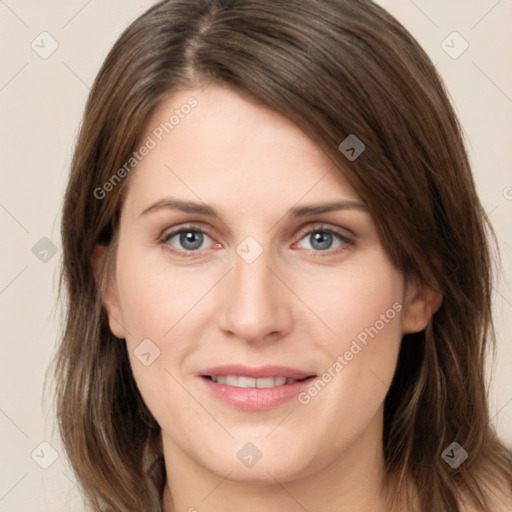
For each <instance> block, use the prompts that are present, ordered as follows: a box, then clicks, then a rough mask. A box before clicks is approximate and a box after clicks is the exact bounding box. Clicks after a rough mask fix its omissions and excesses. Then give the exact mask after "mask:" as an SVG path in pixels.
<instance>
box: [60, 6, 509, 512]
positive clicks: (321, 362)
mask: <svg viewBox="0 0 512 512" xmlns="http://www.w3.org/2000/svg"><path fill="white" fill-rule="evenodd" d="M62 238H63V249H64V269H63V283H64V284H65V286H66V289H67V292H68V296H69V297H68V300H69V309H68V312H67V323H66V329H65V332H64V336H63V339H62V343H61V347H60V351H59V355H58V365H57V379H58V418H59V422H60V429H61V433H62V437H63V441H64V444H65V446H66V449H67V452H68V455H69V458H70V460H71V463H72V465H73V467H74V470H75V472H76V474H77V477H78V479H79V481H80V483H81V485H82V487H83V489H84V491H85V493H86V495H87V497H88V499H89V500H90V502H91V504H92V505H93V506H94V507H96V508H97V507H99V506H100V505H101V506H102V507H103V509H104V510H116V511H149V510H151V511H153V510H163V511H164V512H174V511H178V510H189V511H192V510H199V511H212V512H213V511H227V510H245V511H251V510H265V511H267V512H268V511H273V510H277V509H278V508H279V510H287V511H288V510H289V511H292V510H309V511H313V510H337V511H338V510H347V511H348V510H361V511H366V510H368V511H369V510H372V511H380V510H382V511H388V510H404V511H405V510H408V511H436V512H437V511H441V510H442V511H445V510H446V511H448V510H449V511H469V510H479V511H480V510H481V511H485V512H491V511H495V510H508V508H507V507H510V506H512V505H511V501H510V494H511V491H512V477H511V468H512V454H511V452H510V450H509V449H508V448H507V447H505V445H504V444H503V443H502V442H501V441H500V440H499V439H497V438H496V435H495V432H494V429H493V427H492V425H491V424H490V418H489V414H488V406H487V401H486V389H485V383H484V356H485V352H486V348H487V346H488V344H489V342H492V339H493V338H492V320H491V302H490V301H491V275H490V270H491V269H490V267H491V263H490V256H489V250H488V244H487V235H486V225H485V220H484V215H483V209H482V207H481V205H480V203H479V200H478V198H477V196H476V193H475V187H474V183H473V180H472V176H471V171H470V168H469V164H468V159H467V156H466V153H465V149H464V145H463V142H462V138H461V134H460V130H459V125H458V123H457V120H456V117H455V115H454V112H453V109H452V107H451V105H450V103H449V101H448V100H447V97H446V93H445V91H444V89H443V86H442V83H441V81H440V79H439V78H438V76H437V74H436V72H435V69H434V67H433V65H432V64H431V62H430V61H429V59H428V58H427V56H426V55H425V53H424V52H423V51H422V50H421V48H420V47H419V46H418V44H417V43H416V42H415V41H414V39H413V38H412V37H411V36H410V35H409V34H408V32H407V31H406V30H405V29H404V28H403V27H402V26H401V25H400V24H399V23H398V22H397V21H396V20H395V19H393V18H392V17H391V16H390V15H389V14H388V13H386V12H385V11H384V10H383V9H382V8H380V7H378V6H376V5H375V4H373V3H372V2H369V1H367V0H351V1H348V0H321V1H320V0H301V1H299V0H292V1H286V2H285V1H281V0H278V1H273V2H265V1H264V0H250V1H240V0H205V1H202V2H197V1H192V0H170V1H164V2H162V3H159V4H157V5H156V6H154V7H153V8H151V9H150V10H149V11H148V12H147V13H145V14H144V15H143V16H141V17H140V18H139V19H137V20H136V21H135V22H134V23H133V24H132V25H131V26H130V27H129V28H128V29H127V30H126V31H125V32H124V34H123V35H122V36H121V37H120V39H119V40H118V41H117V43H116V44H115V46H114V48H113V49H112V51H111V52H110V54H109V55H108V57H107V59H106V61H105V63H104V65H103V67H102V69H101V70H100V73H99V75H98V77H97V79H96V82H95V84H94V86H93V88H92V90H91V94H90V97H89V100H88V104H87V107H86V112H85V116H84V121H83V126H82V129H81V133H80V136H79V139H78V142H77V147H76V151H75V157H74V160H73V165H72V171H71V177H70V181H69V185H68V189H67V192H66V197H65V205H64V211H63V224H62Z"/></svg>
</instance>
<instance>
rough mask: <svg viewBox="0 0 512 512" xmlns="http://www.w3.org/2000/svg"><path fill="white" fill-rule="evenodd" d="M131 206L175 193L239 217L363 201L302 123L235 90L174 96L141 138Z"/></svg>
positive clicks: (216, 89)
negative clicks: (302, 204)
mask: <svg viewBox="0 0 512 512" xmlns="http://www.w3.org/2000/svg"><path fill="white" fill-rule="evenodd" d="M144 144H147V145H148V146H151V147H152V148H151V150H150V151H149V152H147V154H146V156H144V157H143V158H142V159H141V161H140V163H139V164H138V165H137V167H136V169H135V171H134V172H133V175H132V176H131V183H130V186H129V190H128V194H127V198H126V207H136V208H137V209H139V210H140V208H142V207H143V206H144V203H147V202H148V201H154V200H155V199H157V198H158V197H157V196H159V195H160V196H164V195H165V194H169V195H172V196H179V197H181V198H183V199H190V200H194V201H197V200H201V201H204V202H206V203H208V204H212V205H213V206H215V207H217V208H218V209H220V210H222V209H223V207H228V206H229V207H230V208H231V209H232V210H233V211H234V212H236V211H237V210H238V211H241V210H240V209H242V210H246V209H247V208H250V207H251V206H254V207H255V208H259V209H260V211H262V212H263V210H264V209H272V208H274V210H275V209H278V208H280V207H285V206H286V207H290V206H291V205H293V204H296V203H297V202H299V201H301V199H302V198H305V197H307V199H308V200H309V201H308V202H316V201H318V200H326V201H328V200H339V199H349V200H358V199H359V198H358V196H357V194H356V193H355V191H354V190H353V189H352V188H351V187H350V186H349V185H348V183H347V182H346V181H345V179H344V178H343V176H342V174H341V172H340V171H339V170H338V169H337V168H335V167H334V165H333V163H332V161H331V160H330V159H329V158H328V157H327V156H326V155H325V154H324V153H323V152H322V151H321V150H320V148H318V146H317V145H316V144H315V143H314V142H313V141H311V140H310V139H309V138H308V137H307V136H306V135H305V134H304V133H303V132H302V131H301V130H300V129H299V128H298V127H297V126H296V125H294V124H293V123H292V122H291V121H290V120H288V119H287V118H285V117H284V116H282V115H280V114H279V113H277V112H275V111H273V110H271V109H269V108H268V107H266V106H264V105H262V104H260V103H258V102H256V101H255V100H253V99H252V98H249V97H247V96H245V95H244V96H242V95H241V94H240V93H237V92H234V91H233V90H231V89H228V88H223V87H219V86H214V85H210V86H208V87H206V88H205V89H204V90H201V89H190V90H181V91H178V92H176V93H174V94H173V95H172V96H170V97H169V98H168V99H166V100H165V101H164V102H163V103H161V104H160V105H159V106H158V108H157V109H156V110H155V111H154V113H153V114H152V116H151V117H150V119H149V120H148V122H147V123H146V126H145V129H144V131H143V133H142V136H141V137H140V143H139V145H144Z"/></svg>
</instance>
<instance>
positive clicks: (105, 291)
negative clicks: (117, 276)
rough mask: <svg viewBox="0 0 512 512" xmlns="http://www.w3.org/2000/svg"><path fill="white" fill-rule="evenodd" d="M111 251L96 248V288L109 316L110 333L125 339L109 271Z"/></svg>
mask: <svg viewBox="0 0 512 512" xmlns="http://www.w3.org/2000/svg"><path fill="white" fill-rule="evenodd" d="M108 251H109V249H108V248H107V247H105V246H103V245H96V247H95V248H94V251H93V254H92V258H91V265H92V269H93V272H94V278H95V280H96V286H97V287H98V289H99V290H100V291H101V300H102V302H103V306H104V308H105V310H106V312H107V315H108V323H109V327H110V331H111V332H112V334H113V335H114V336H115V337H116V338H121V339H123V338H125V336H126V335H125V329H124V327H123V325H122V322H121V308H120V306H119V300H118V297H117V293H116V290H115V286H114V282H113V279H112V276H111V275H110V273H109V271H108V268H107V267H108V265H107V257H108Z"/></svg>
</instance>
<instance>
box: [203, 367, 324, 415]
mask: <svg viewBox="0 0 512 512" xmlns="http://www.w3.org/2000/svg"><path fill="white" fill-rule="evenodd" d="M198 377H200V379H201V381H202V382H203V383H204V385H205V387H206V390H207V392H208V393H209V394H210V396H213V397H214V398H216V399H218V400H220V401H222V402H224V403H227V404H228V405H230V406H234V407H235V408H237V409H240V410H243V411H264V410H268V409H272V408H275V407H278V406H279V405H282V404H283V403H285V402H287V401H289V400H291V399H293V398H294V397H296V396H297V395H298V394H299V393H300V392H301V391H302V390H304V389H305V388H306V387H307V386H309V385H311V383H312V382H313V381H314V379H315V378H316V377H317V375H316V374H313V373H308V372H304V371H302V370H296V369H293V368H287V367H283V366H265V367H259V368H251V367H244V366H240V365H225V366H218V367H215V368H211V369H208V370H204V371H202V372H200V374H198Z"/></svg>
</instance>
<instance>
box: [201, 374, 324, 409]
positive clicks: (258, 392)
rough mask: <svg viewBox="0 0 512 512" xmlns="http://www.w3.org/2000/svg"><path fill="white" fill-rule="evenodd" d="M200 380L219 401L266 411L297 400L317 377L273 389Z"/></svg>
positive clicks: (204, 378)
mask: <svg viewBox="0 0 512 512" xmlns="http://www.w3.org/2000/svg"><path fill="white" fill-rule="evenodd" d="M200 378H201V380H202V381H203V382H204V384H205V385H206V387H207V388H208V390H209V392H210V393H211V394H212V395H213V396H215V397H216V398H218V399H219V400H222V401H223V402H225V403H227V404H229V405H232V406H234V407H236V408H237V409H241V410H243V411H266V410H268V409H273V408H274V407H278V406H279V405H281V404H283V403H285V402H288V401H289V400H292V399H293V398H295V397H296V396H297V395H298V394H299V393H300V392H301V391H303V390H304V389H306V388H307V387H308V386H310V385H311V383H312V382H313V381H314V380H315V378H316V377H308V378H307V379H304V380H301V381H297V382H294V383H293V384H284V385H283V386H275V387H273V388H238V387H235V386H228V385H227V384H218V383H216V382H213V381H212V380H210V379H208V378H206V377H200Z"/></svg>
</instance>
